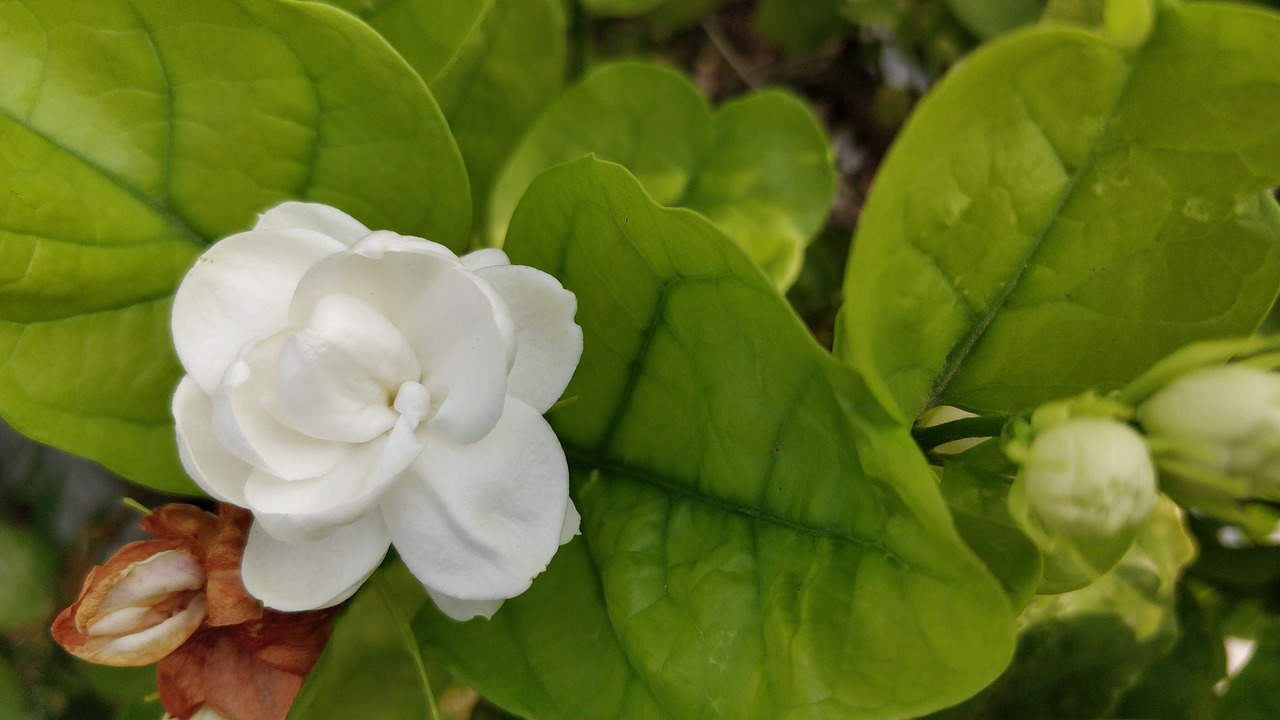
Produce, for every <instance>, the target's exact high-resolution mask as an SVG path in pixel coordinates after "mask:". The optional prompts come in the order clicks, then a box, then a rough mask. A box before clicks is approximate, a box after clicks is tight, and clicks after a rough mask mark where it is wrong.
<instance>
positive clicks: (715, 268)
mask: <svg viewBox="0 0 1280 720" xmlns="http://www.w3.org/2000/svg"><path fill="white" fill-rule="evenodd" d="M506 248H507V251H508V252H509V254H510V255H511V258H512V261H513V262H517V263H521V264H529V265H533V266H535V267H538V268H540V269H543V270H545V271H547V272H550V273H552V274H554V275H556V276H557V277H558V278H560V279H561V280H562V281H563V282H564V284H565V287H567V288H569V289H570V290H572V291H573V292H574V293H575V294H576V295H577V297H578V302H579V312H578V322H579V323H580V324H581V326H582V328H583V334H584V351H583V357H582V362H581V364H580V365H579V368H578V372H577V375H575V377H574V380H573V381H572V383H570V386H569V389H568V390H567V391H566V394H567V395H570V396H576V397H578V398H580V399H579V400H578V401H577V402H576V403H574V404H572V405H568V406H565V407H563V408H561V409H559V410H557V411H555V412H553V413H551V415H550V416H549V419H550V420H551V423H552V425H553V427H554V428H555V430H556V432H557V433H558V434H559V436H560V438H561V440H562V441H563V442H564V444H565V447H566V452H567V453H568V455H569V458H570V462H571V465H572V467H573V469H574V471H573V476H572V491H573V497H574V501H575V503H576V504H577V506H578V508H579V510H580V511H581V513H582V518H583V521H582V533H583V534H582V537H581V538H580V539H579V540H576V541H575V542H574V544H572V545H570V546H568V547H566V548H564V549H562V551H561V554H560V555H559V556H557V558H556V561H555V563H556V564H558V565H560V567H559V568H558V569H556V567H555V566H554V565H553V571H552V572H549V573H547V574H545V575H543V576H539V578H538V579H537V580H535V582H534V588H533V589H532V590H531V591H530V592H529V593H527V594H526V595H523V596H521V597H518V598H516V599H514V600H511V601H508V603H507V604H506V605H505V606H504V608H503V609H502V610H500V611H499V613H498V615H497V616H495V619H494V621H493V624H494V625H495V626H496V627H492V628H486V627H479V626H483V622H479V621H476V622H472V623H467V624H456V623H451V622H449V621H447V620H446V619H444V618H443V617H442V616H440V615H439V614H438V613H434V612H431V613H426V614H424V615H422V616H420V617H419V618H418V623H417V628H418V632H419V636H420V638H421V639H423V640H424V643H425V644H426V645H427V646H428V647H433V648H441V649H442V652H443V653H445V654H446V655H447V657H449V658H451V660H450V665H451V666H453V667H454V669H455V670H456V671H457V672H458V673H459V674H460V675H461V676H462V677H463V678H464V679H465V680H467V681H469V682H471V683H473V684H474V685H475V686H476V687H477V689H479V690H480V691H481V692H482V693H485V694H486V695H490V696H493V697H495V698H497V699H498V700H499V702H513V701H514V702H515V703H517V704H513V707H514V708H517V709H520V710H521V711H527V712H530V713H531V714H534V715H535V717H540V718H557V717H563V718H571V717H572V718H578V717H622V718H632V717H654V716H655V715H656V714H658V713H659V712H660V713H661V714H662V715H665V716H670V717H681V718H684V717H724V718H741V717H783V716H786V715H787V714H799V715H805V716H809V717H841V718H854V719H857V718H898V717H904V716H910V715H913V714H917V713H920V712H925V711H928V710H932V709H936V708H938V707H942V706H945V705H949V704H952V703H954V702H956V701H958V700H960V699H963V698H965V697H967V696H969V695H972V694H973V693H974V692H976V691H977V690H979V689H980V688H981V687H982V686H983V685H985V684H986V683H987V682H989V681H990V680H991V679H992V678H993V677H994V676H995V675H996V674H997V673H998V672H999V671H1000V670H1001V668H1003V667H1004V664H1005V663H1006V662H1007V660H1008V658H1009V653H1010V652H1011V649H1012V638H1011V629H1012V627H1011V618H1012V614H1011V612H1010V608H1009V605H1008V601H1007V599H1006V597H1005V595H1004V593H1003V591H1002V590H1001V588H1000V586H999V584H998V583H997V582H996V581H995V579H994V578H992V577H991V575H990V574H989V573H988V572H987V570H986V569H985V567H983V566H982V564H981V563H980V562H979V561H978V560H977V558H975V557H974V556H973V555H972V554H971V553H970V552H969V550H968V549H967V548H966V547H965V546H964V544H963V542H962V541H961V540H960V538H959V536H958V535H957V534H956V532H955V530H954V528H953V527H952V525H951V521H950V517H949V515H948V513H947V511H946V507H945V505H944V503H943V502H942V498H941V496H940V495H939V493H938V490H937V484H936V481H935V480H934V478H933V475H932V473H931V472H930V471H929V469H928V466H927V465H926V464H925V461H924V458H923V456H922V455H921V454H920V451H919V450H918V449H917V448H916V447H915V445H914V443H913V442H912V440H911V438H910V435H909V434H908V433H907V431H906V430H905V429H904V428H902V427H901V426H899V425H897V424H896V423H894V422H893V421H892V420H891V418H889V416H888V415H887V414H886V413H885V412H884V411H883V410H881V408H880V407H879V406H878V405H877V404H876V403H875V402H874V401H873V400H872V399H871V398H870V396H869V395H868V393H867V391H866V388H865V386H864V385H863V384H862V381H861V380H860V379H859V378H858V376H857V375H856V374H855V373H853V372H852V371H850V370H849V369H848V368H847V367H844V366H842V365H840V364H838V363H836V362H834V361H833V360H832V359H831V357H830V356H829V355H828V354H827V353H826V352H825V351H824V350H822V349H821V348H820V347H819V346H817V345H816V344H815V343H814V342H813V340H812V339H811V337H810V336H809V334H808V332H807V331H806V330H805V328H804V327H803V326H802V325H801V324H800V323H799V322H798V320H797V319H796V317H795V316H794V314H793V313H792V312H791V310H790V308H788V307H787V305H786V302H785V301H784V300H783V299H782V298H781V297H780V296H779V295H778V293H777V291H776V290H775V289H774V288H773V287H772V286H771V285H770V283H769V282H768V280H767V279H766V278H765V277H764V276H763V275H762V274H761V273H760V272H759V270H758V269H757V268H756V267H755V266H754V265H753V264H752V263H751V262H750V260H748V259H747V257H746V256H745V255H743V254H742V253H741V251H740V250H738V249H737V248H736V247H735V246H734V245H733V244H732V243H731V242H730V241H729V240H728V239H727V238H725V237H724V236H723V235H722V234H721V233H719V232H718V231H717V230H716V229H715V227H714V226H712V225H711V224H710V223H709V222H707V221H706V220H705V219H704V218H702V217H701V216H699V215H697V214H695V213H690V212H687V211H684V210H669V209H664V208H661V207H660V206H658V205H657V204H655V203H654V202H653V201H652V200H651V199H650V198H648V197H647V196H646V195H645V194H644V191H643V190H642V188H641V186H640V184H639V183H638V182H637V181H636V180H635V179H634V178H632V177H631V176H630V175H629V174H628V173H627V172H626V171H625V170H624V169H623V168H621V167H619V166H617V165H613V164H610V163H603V162H600V161H598V160H595V159H593V158H585V159H582V160H579V161H577V162H574V163H569V164H565V165H561V166H559V167H557V168H553V169H552V170H549V171H547V172H546V173H545V174H544V175H543V176H542V177H541V178H539V179H538V180H537V181H536V182H535V183H534V185H533V186H532V187H531V188H530V190H529V193H528V194H527V195H526V197H525V199H524V201H523V202H522V203H521V206H520V209H519V210H518V211H517V212H516V215H515V218H514V219H513V221H512V226H511V233H510V236H509V238H508V243H507V245H506ZM615 646H616V650H615ZM601 648H603V651H602V650H601ZM482 653H483V654H486V655H489V656H497V657H501V658H503V661H502V662H500V663H499V662H498V661H495V660H491V659H482V658H479V657H478V656H479V655H480V654H482ZM561 658H577V659H576V660H563V661H561V660H560V659H561ZM582 658H593V659H595V661H596V662H595V665H594V666H593V667H586V666H587V665H588V663H586V662H585V661H584V660H582ZM506 668H518V669H519V670H518V671H519V673H520V674H519V676H518V678H512V677H507V676H505V675H504V671H505V669H506ZM904 677H910V678H911V679H912V680H911V682H909V683H904V682H903V678H904ZM544 694H545V695H546V696H549V699H545V700H539V701H538V702H537V704H536V705H534V704H533V701H530V700H528V699H527V698H540V697H541V696H543V695H544ZM648 697H651V698H652V702H649V700H648ZM629 698H634V699H636V703H637V704H635V705H632V704H630V703H629V702H628V699H629ZM632 707H635V708H636V709H635V710H632V709H631V708H632ZM539 713H541V714H539ZM619 713H621V714H619Z"/></svg>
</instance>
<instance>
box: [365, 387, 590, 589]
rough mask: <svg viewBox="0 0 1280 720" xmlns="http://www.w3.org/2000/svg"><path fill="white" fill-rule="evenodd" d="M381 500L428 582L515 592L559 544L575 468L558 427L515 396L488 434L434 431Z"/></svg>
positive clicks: (398, 539)
mask: <svg viewBox="0 0 1280 720" xmlns="http://www.w3.org/2000/svg"><path fill="white" fill-rule="evenodd" d="M413 470H414V474H415V475H416V477H413V478H412V479H409V478H406V479H405V480H404V481H402V482H400V483H399V484H397V485H396V487H395V488H394V489H393V490H392V491H391V492H389V493H388V495H387V498H386V500H385V501H384V502H383V504H382V515H383V516H384V517H385V518H386V521H387V527H388V528H389V529H390V532H391V538H392V541H393V542H394V543H395V546H396V549H397V550H398V551H399V552H400V557H401V558H402V559H403V560H404V561H405V564H407V565H408V566H409V569H410V570H412V571H413V574H414V575H416V576H417V577H418V579H419V580H421V581H422V582H423V584H425V585H426V586H427V587H428V588H430V589H431V590H432V591H433V592H438V593H442V594H444V595H448V596H450V597H453V598H458V599H463V600H488V599H493V598H506V597H514V596H515V595H517V594H519V593H521V592H523V591H524V590H525V589H526V588H528V587H529V584H530V582H532V580H533V577H534V576H535V575H537V574H538V573H540V572H542V570H543V569H545V568H546V566H547V563H548V562H549V561H550V560H551V556H552V555H553V554H555V550H556V548H557V547H559V545H560V537H561V530H562V528H563V526H564V521H565V514H566V508H567V507H568V506H569V481H568V477H569V473H568V466H567V464H566V462H565V457H564V451H563V450H562V449H561V448H560V443H559V441H558V440H557V439H556V436H555V433H553V432H552V431H551V427H550V426H549V425H547V422H546V420H544V419H543V418H542V415H541V414H539V413H538V412H537V411H536V410H534V409H533V408H531V407H529V406H528V405H526V404H525V403H523V402H522V401H520V400H516V399H514V398H509V399H508V400H507V403H506V407H505V409H504V410H503V413H502V418H501V420H499V421H498V424H497V425H496V426H495V427H494V428H493V430H492V431H491V432H490V433H489V434H488V435H487V436H485V438H484V439H482V440H480V441H478V442H475V443H471V444H466V445H462V444H453V443H451V442H448V441H447V440H441V439H438V438H431V439H428V442H427V447H426V449H425V450H424V451H423V453H422V455H421V456H420V457H419V459H418V460H417V462H415V463H414V467H413Z"/></svg>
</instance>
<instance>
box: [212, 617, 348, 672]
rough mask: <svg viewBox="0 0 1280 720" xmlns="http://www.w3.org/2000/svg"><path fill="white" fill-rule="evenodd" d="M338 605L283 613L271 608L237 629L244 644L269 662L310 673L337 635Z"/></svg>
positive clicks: (274, 665) (273, 665)
mask: <svg viewBox="0 0 1280 720" xmlns="http://www.w3.org/2000/svg"><path fill="white" fill-rule="evenodd" d="M337 611H338V608H336V607H334V608H325V609H323V610H309V611H307V612H297V613H282V612H275V611H273V610H268V611H267V613H266V614H265V615H263V617H262V619H261V620H260V621H258V622H251V623H245V624H244V625H241V626H239V627H236V628H234V632H235V636H236V638H237V640H238V641H239V642H240V644H241V645H242V646H244V647H246V648H248V649H250V650H251V651H252V652H253V653H254V654H255V655H257V656H258V659H260V660H262V661H263V662H265V663H267V664H268V665H270V666H272V667H275V668H278V669H280V670H284V671H286V672H290V673H294V674H296V675H306V674H307V673H308V672H311V668H312V667H314V666H315V664H316V661H317V660H319V659H320V653H322V652H324V647H325V645H326V644H327V643H328V642H329V636H330V635H332V634H333V618H334V616H335V615H337Z"/></svg>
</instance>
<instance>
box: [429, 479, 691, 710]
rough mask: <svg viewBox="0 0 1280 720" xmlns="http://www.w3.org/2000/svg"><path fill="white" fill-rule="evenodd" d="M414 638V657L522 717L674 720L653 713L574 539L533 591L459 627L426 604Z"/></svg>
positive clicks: (581, 546) (651, 697) (652, 703)
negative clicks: (417, 646) (417, 652)
mask: <svg viewBox="0 0 1280 720" xmlns="http://www.w3.org/2000/svg"><path fill="white" fill-rule="evenodd" d="M581 480H582V479H581V477H578V478H575V484H578V485H581ZM414 631H415V633H416V634H417V636H418V640H419V641H420V642H421V643H422V652H423V654H425V655H428V656H429V657H431V658H433V659H434V660H436V661H438V662H440V663H441V664H443V665H445V666H446V667H448V668H449V669H450V670H452V671H453V672H454V673H455V674H456V675H457V676H458V677H459V678H461V679H462V680H464V681H465V682H468V683H470V684H471V685H474V686H476V687H478V688H480V689H481V690H482V692H483V693H484V695H485V697H488V698H489V699H491V700H493V701H494V702H497V703H499V704H500V705H502V706H503V707H505V708H506V709H508V710H510V711H512V712H514V713H517V714H518V715H520V716H522V717H527V718H531V719H532V720H547V719H549V718H564V719H565V720H570V719H571V718H610V720H661V719H662V718H671V717H679V715H672V714H671V713H670V712H669V711H666V710H664V709H663V707H662V706H661V705H660V704H659V703H658V702H657V700H656V699H655V697H654V694H653V692H652V690H651V689H650V687H649V685H648V684H647V683H646V682H645V680H644V678H643V677H642V676H641V675H639V674H638V673H637V672H636V670H635V669H634V668H633V667H632V666H631V664H630V662H629V660H628V657H627V654H626V652H625V651H624V650H623V648H622V645H621V644H620V643H619V641H618V636H617V631H615V630H614V627H613V625H612V622H611V621H610V619H609V613H608V610H607V608H606V606H605V604H604V602H602V597H601V588H600V577H599V575H598V573H597V569H596V566H595V565H594V563H593V560H592V558H591V556H590V555H589V554H588V552H587V546H586V543H584V542H583V541H582V540H581V539H577V540H574V541H573V542H571V543H569V544H568V545H565V546H564V547H562V548H560V551H559V552H557V553H556V556H555V557H554V558H553V559H552V560H551V565H550V566H549V567H548V568H547V570H546V572H544V573H542V574H541V575H539V576H538V579H537V580H536V581H535V582H534V583H533V587H531V588H530V589H529V590H528V591H527V592H525V594H523V595H521V596H519V597H517V598H515V599H514V600H508V601H507V602H506V603H505V604H504V605H503V606H502V609H501V610H500V611H498V613H497V614H496V615H494V616H493V619H491V620H488V621H483V620H474V621H471V622H468V623H461V624H460V623H456V622H454V621H452V620H450V619H448V618H446V617H443V616H442V615H440V613H439V612H437V611H436V610H435V608H434V607H431V606H428V607H425V608H424V609H423V611H422V612H421V613H420V614H419V615H418V617H417V619H416V620H415V621H414Z"/></svg>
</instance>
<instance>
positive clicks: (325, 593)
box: [240, 513, 391, 611]
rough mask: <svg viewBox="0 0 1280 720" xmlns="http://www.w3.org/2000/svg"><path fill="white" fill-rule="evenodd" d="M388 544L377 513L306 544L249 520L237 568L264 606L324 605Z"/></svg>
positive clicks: (358, 580) (350, 587) (344, 591)
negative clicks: (278, 536) (279, 536)
mask: <svg viewBox="0 0 1280 720" xmlns="http://www.w3.org/2000/svg"><path fill="white" fill-rule="evenodd" d="M390 545H391V538H390V535H389V534H388V533H387V527H386V524H385V523H384V522H383V520H382V517H381V516H380V515H379V514H378V513H369V514H367V515H365V516H364V517H362V518H361V519H359V520H357V521H356V522H354V523H351V524H350V525H347V526H344V527H342V528H339V529H337V530H335V531H334V532H333V533H331V534H330V535H328V536H327V537H325V538H324V539H322V540H316V541H314V542H308V543H287V542H282V541H280V540H277V539H275V538H273V537H272V536H271V535H270V534H268V533H267V532H266V531H265V530H264V529H263V527H262V525H261V524H260V523H258V522H254V524H253V527H252V528H250V530H249V542H248V544H247V545H246V546H245V549H244V564H243V565H242V566H241V569H240V572H241V577H242V578H243V579H244V587H245V589H246V590H248V591H249V594H250V595H253V596H254V597H256V598H258V599H259V600H261V601H262V602H263V604H264V605H266V606H267V607H270V608H274V609H276V610H284V611H295V610H312V609H316V608H325V607H330V606H332V605H337V604H338V603H340V602H342V601H343V600H346V599H347V598H349V597H351V595H352V594H353V593H355V591H356V589H358V588H359V587H360V585H361V584H362V583H364V581H365V580H367V579H369V576H370V575H372V574H373V571H374V570H375V569H377V567H378V564H379V563H381V562H382V558H383V556H384V555H386V554H387V548H388V547H390Z"/></svg>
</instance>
